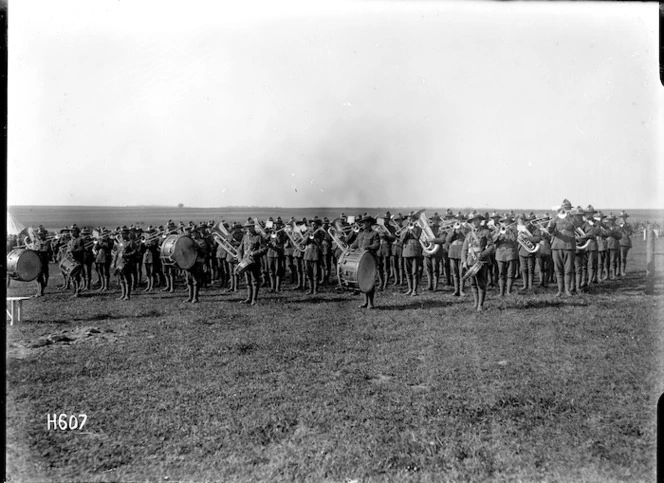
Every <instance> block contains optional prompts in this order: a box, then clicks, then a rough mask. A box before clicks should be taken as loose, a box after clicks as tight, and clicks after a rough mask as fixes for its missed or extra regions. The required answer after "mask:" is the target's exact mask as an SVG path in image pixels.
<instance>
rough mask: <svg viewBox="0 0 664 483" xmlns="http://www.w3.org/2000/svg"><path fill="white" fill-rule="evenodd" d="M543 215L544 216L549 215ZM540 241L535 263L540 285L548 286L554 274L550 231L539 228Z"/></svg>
mask: <svg viewBox="0 0 664 483" xmlns="http://www.w3.org/2000/svg"><path fill="white" fill-rule="evenodd" d="M547 216H548V214H547V215H544V216H542V218H545V217H547ZM539 235H540V241H539V249H538V250H537V252H536V253H535V263H536V265H537V272H538V273H539V283H538V285H539V286H540V287H548V286H549V280H551V277H552V276H553V257H552V256H551V235H550V234H549V232H548V231H546V230H543V229H541V228H540V229H539Z"/></svg>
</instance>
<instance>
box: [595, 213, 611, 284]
mask: <svg viewBox="0 0 664 483" xmlns="http://www.w3.org/2000/svg"><path fill="white" fill-rule="evenodd" d="M605 219H606V216H604V213H602V212H601V211H598V212H597V213H596V214H595V216H594V217H593V220H594V221H595V223H597V227H598V229H599V234H598V235H597V236H596V237H595V242H596V243H597V272H596V273H595V279H593V280H592V281H593V282H597V283H600V282H603V281H604V280H606V279H607V278H608V270H609V262H608V252H607V237H608V234H609V232H608V230H607V229H606V225H605V224H604V220H605ZM605 273H606V275H605Z"/></svg>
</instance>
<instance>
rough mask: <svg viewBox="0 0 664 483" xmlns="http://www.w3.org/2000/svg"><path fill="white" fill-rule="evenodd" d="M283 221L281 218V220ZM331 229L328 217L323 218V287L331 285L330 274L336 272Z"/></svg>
mask: <svg viewBox="0 0 664 483" xmlns="http://www.w3.org/2000/svg"><path fill="white" fill-rule="evenodd" d="M279 219H281V218H279ZM328 228H330V220H329V218H328V217H327V216H325V217H323V230H324V231H323V234H322V240H323V241H322V247H323V280H322V282H323V286H326V285H328V284H329V283H330V274H331V273H332V272H333V271H334V265H335V263H334V250H333V248H332V243H333V241H332V237H331V236H330V234H329V233H328V232H327V230H328Z"/></svg>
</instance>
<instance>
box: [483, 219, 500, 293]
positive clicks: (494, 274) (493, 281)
mask: <svg viewBox="0 0 664 483" xmlns="http://www.w3.org/2000/svg"><path fill="white" fill-rule="evenodd" d="M501 218H502V216H501V214H500V213H498V212H497V211H494V212H492V213H491V215H489V218H488V220H485V222H486V225H485V226H486V228H487V229H488V230H489V231H490V232H491V233H492V234H493V233H494V232H495V231H496V230H498V229H499V228H500V219H501ZM488 272H489V274H488V275H487V276H488V277H489V287H491V288H493V287H495V286H496V285H497V284H498V262H497V261H496V254H495V252H494V253H492V254H491V262H490V263H489V267H488Z"/></svg>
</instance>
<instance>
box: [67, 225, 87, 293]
mask: <svg viewBox="0 0 664 483" xmlns="http://www.w3.org/2000/svg"><path fill="white" fill-rule="evenodd" d="M69 233H70V234H71V240H70V241H69V244H68V245H67V249H68V252H69V254H70V255H71V257H72V258H73V259H74V261H76V262H78V263H80V264H81V265H83V263H84V257H85V241H84V240H83V239H82V238H81V230H79V228H78V227H77V226H76V225H72V227H71V229H70V230H69ZM71 278H72V280H71V282H72V285H73V287H74V295H73V297H78V296H79V295H80V293H81V273H80V271H76V272H74V275H73V276H72V277H71Z"/></svg>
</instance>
